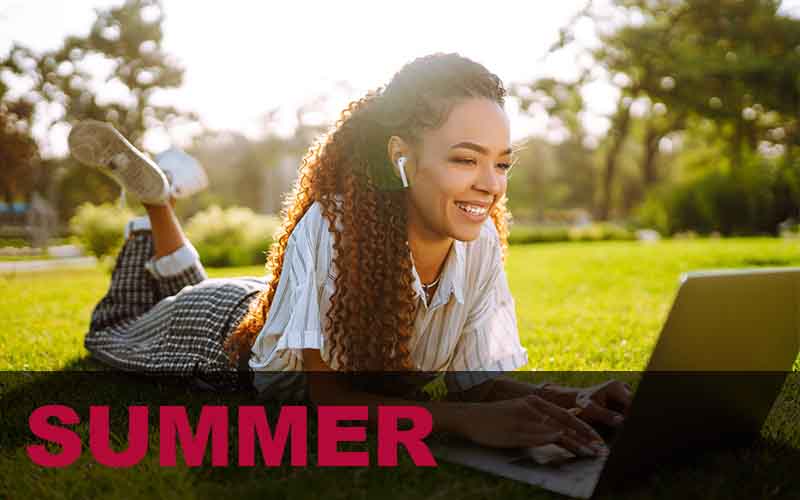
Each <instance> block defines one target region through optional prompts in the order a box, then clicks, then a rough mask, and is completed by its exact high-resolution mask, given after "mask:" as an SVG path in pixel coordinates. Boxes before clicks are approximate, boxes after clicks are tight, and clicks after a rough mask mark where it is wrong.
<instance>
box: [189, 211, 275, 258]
mask: <svg viewBox="0 0 800 500" xmlns="http://www.w3.org/2000/svg"><path fill="white" fill-rule="evenodd" d="M278 224H279V220H278V218H277V217H275V216H269V215H258V214H256V213H254V212H253V211H252V210H250V209H249V208H243V207H232V208H225V209H223V208H220V207H218V206H211V207H209V208H207V209H205V210H203V211H201V212H198V213H196V214H195V215H194V216H193V217H192V218H191V219H189V222H188V223H187V224H186V235H187V237H188V238H189V240H190V241H191V242H192V244H193V245H194V247H195V248H196V249H197V252H198V253H199V254H200V260H201V261H202V262H203V264H205V265H207V266H215V267H224V266H247V265H253V264H263V263H264V262H265V258H266V252H267V251H268V250H269V246H270V245H271V244H272V235H273V234H274V233H275V230H276V229H277V228H278Z"/></svg>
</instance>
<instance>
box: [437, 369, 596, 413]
mask: <svg viewBox="0 0 800 500" xmlns="http://www.w3.org/2000/svg"><path fill="white" fill-rule="evenodd" d="M579 390H580V389H578V388H575V387H565V386H560V385H557V384H553V383H550V382H545V383H541V384H530V383H527V382H521V381H519V380H515V379H513V378H511V377H507V376H505V375H500V376H498V377H495V378H492V379H490V380H487V381H486V382H484V383H482V384H479V385H477V386H475V387H472V388H470V389H468V390H466V391H463V392H460V393H454V394H453V395H452V398H451V400H454V401H503V400H506V399H514V398H519V397H524V396H530V395H536V396H539V397H540V398H542V399H545V400H547V401H550V402H551V403H554V404H556V405H558V406H560V407H561V408H574V407H575V406H576V404H575V403H576V402H575V399H576V397H577V394H578V391H579Z"/></svg>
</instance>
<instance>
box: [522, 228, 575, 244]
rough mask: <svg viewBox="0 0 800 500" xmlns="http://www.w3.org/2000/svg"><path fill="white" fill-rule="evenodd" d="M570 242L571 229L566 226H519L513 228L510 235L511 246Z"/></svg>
mask: <svg viewBox="0 0 800 500" xmlns="http://www.w3.org/2000/svg"><path fill="white" fill-rule="evenodd" d="M567 240H569V228H568V227H566V226H535V225H522V226H521V225H517V224H514V225H513V226H512V227H511V232H510V233H509V235H508V244H509V245H522V244H525V243H546V242H554V241H567Z"/></svg>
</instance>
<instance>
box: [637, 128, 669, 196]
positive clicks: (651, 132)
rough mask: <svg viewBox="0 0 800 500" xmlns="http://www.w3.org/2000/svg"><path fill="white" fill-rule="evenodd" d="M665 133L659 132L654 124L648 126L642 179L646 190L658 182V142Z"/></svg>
mask: <svg viewBox="0 0 800 500" xmlns="http://www.w3.org/2000/svg"><path fill="white" fill-rule="evenodd" d="M663 136H664V134H661V133H659V132H658V131H657V130H656V128H655V127H654V126H653V125H649V126H648V127H647V133H646V134H645V137H644V156H642V180H643V184H644V190H645V191H647V189H648V188H650V187H652V186H653V185H655V183H656V182H658V172H656V154H657V153H658V144H659V142H660V141H661V138H662V137H663Z"/></svg>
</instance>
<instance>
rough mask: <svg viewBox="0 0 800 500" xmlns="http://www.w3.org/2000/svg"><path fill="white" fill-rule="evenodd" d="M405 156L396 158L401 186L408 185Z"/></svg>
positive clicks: (405, 186)
mask: <svg viewBox="0 0 800 500" xmlns="http://www.w3.org/2000/svg"><path fill="white" fill-rule="evenodd" d="M405 167H406V157H405V156H401V157H400V158H398V159H397V168H399V169H400V180H402V181H403V187H404V188H407V187H408V178H407V177H406V168H405Z"/></svg>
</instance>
